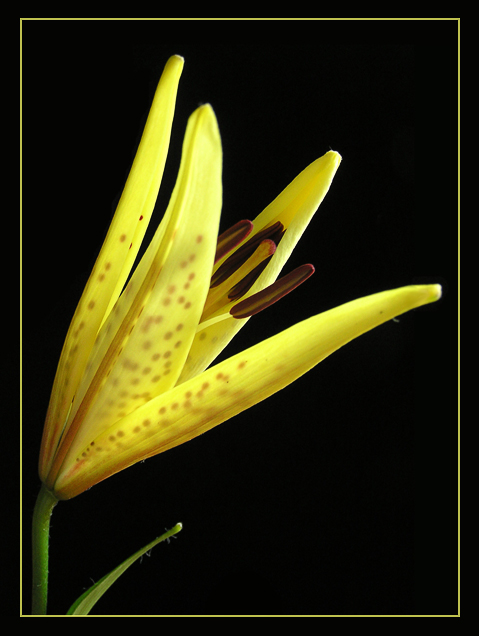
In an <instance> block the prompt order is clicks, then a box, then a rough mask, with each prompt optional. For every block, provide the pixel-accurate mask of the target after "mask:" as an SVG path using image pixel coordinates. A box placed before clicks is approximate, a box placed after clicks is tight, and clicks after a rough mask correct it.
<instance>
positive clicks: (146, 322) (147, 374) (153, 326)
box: [47, 105, 222, 484]
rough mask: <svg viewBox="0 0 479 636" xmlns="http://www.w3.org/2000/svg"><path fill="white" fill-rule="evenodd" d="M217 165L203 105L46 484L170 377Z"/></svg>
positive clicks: (201, 285)
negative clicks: (160, 218) (73, 454)
mask: <svg viewBox="0 0 479 636" xmlns="http://www.w3.org/2000/svg"><path fill="white" fill-rule="evenodd" d="M221 165H222V153H221V142H220V136H219V131H218V126H217V123H216V118H215V115H214V113H213V110H212V108H211V106H209V105H205V106H202V107H200V108H199V109H197V110H196V111H195V112H194V113H193V115H192V116H191V117H190V120H189V122H188V127H187V130H186V134H185V141H184V145H183V155H182V162H181V165H180V170H179V174H178V180H177V183H176V186H175V189H174V191H173V195H172V197H171V201H170V204H169V207H168V210H167V212H166V215H165V218H166V220H167V222H166V225H165V224H162V225H160V227H159V228H158V230H157V235H156V236H155V237H154V239H153V241H152V243H151V245H150V247H149V249H148V250H147V252H146V254H145V256H144V258H143V259H142V261H141V263H140V265H139V266H138V269H137V270H136V271H135V274H134V275H133V277H132V279H131V281H130V283H129V284H128V286H127V288H126V289H125V291H124V293H123V294H122V296H121V298H120V300H119V301H118V303H117V305H116V307H115V308H114V310H113V311H112V312H111V315H110V317H109V318H108V319H107V321H106V322H105V325H104V327H103V329H102V333H101V334H100V335H99V338H98V345H97V347H96V349H95V351H94V354H93V356H92V359H91V361H90V365H91V367H90V369H89V370H88V372H87V373H86V375H85V377H84V379H83V380H82V383H81V386H80V388H79V393H78V400H76V401H77V406H76V408H75V409H74V410H72V413H71V415H70V422H69V425H68V430H67V432H66V433H65V436H64V438H63V439H62V443H61V446H60V448H59V449H58V451H57V454H56V455H57V456H56V458H55V462H54V464H53V466H52V469H51V471H50V474H49V476H48V481H47V483H48V484H50V483H53V481H54V479H55V475H56V471H57V470H58V469H59V466H60V465H61V462H62V461H63V458H64V456H65V453H66V452H67V450H68V449H69V448H70V446H71V447H72V448H79V447H81V446H83V445H84V444H85V443H87V442H88V441H89V440H90V439H91V438H95V437H96V436H97V435H99V434H100V433H101V431H103V430H105V429H107V428H108V427H109V426H111V425H112V424H114V423H115V422H116V421H118V420H119V419H121V418H124V417H125V416H126V415H128V414H129V413H131V412H133V411H134V410H135V409H137V408H138V407H139V406H141V405H143V404H144V403H145V402H147V401H149V400H151V399H152V398H154V397H155V396H157V395H159V394H160V393H163V392H164V391H168V390H169V389H170V388H171V387H172V386H174V384H175V383H176V380H177V378H178V376H179V374H180V372H181V369H182V368H183V365H184V362H185V359H186V356H187V354H188V351H189V348H190V346H191V342H192V340H193V338H194V335H195V333H196V328H197V325H198V322H199V319H200V316H201V313H202V311H203V306H204V303H205V298H206V295H207V293H208V289H209V284H210V278H211V272H212V269H213V264H214V257H215V251H216V241H217V236H218V227H219V218H220V213H221V202H222V195H221Z"/></svg>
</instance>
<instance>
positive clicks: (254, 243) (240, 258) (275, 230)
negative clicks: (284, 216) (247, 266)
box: [210, 221, 284, 287]
mask: <svg viewBox="0 0 479 636" xmlns="http://www.w3.org/2000/svg"><path fill="white" fill-rule="evenodd" d="M283 234H284V225H283V224H282V223H281V221H276V223H273V225H270V226H269V227H266V228H264V229H263V230H261V231H260V232H258V233H257V234H255V235H254V236H252V237H251V238H250V239H249V240H248V241H246V243H245V244H244V245H242V246H241V247H239V248H238V249H237V250H236V251H235V252H233V254H231V256H229V257H228V258H227V259H226V260H225V262H224V263H223V264H222V265H220V267H218V269H217V270H216V272H215V273H214V274H213V276H212V277H211V285H210V287H216V285H219V284H220V283H222V282H223V281H225V280H226V279H227V278H229V277H230V276H231V274H232V273H233V272H234V271H236V270H237V269H239V268H240V267H241V265H243V263H246V261H247V260H248V258H249V257H250V256H251V254H253V252H254V251H255V250H256V248H257V247H258V245H259V244H260V243H261V242H262V241H264V240H265V239H271V240H272V241H273V242H274V243H276V245H278V243H279V242H280V240H281V238H282V236H283Z"/></svg>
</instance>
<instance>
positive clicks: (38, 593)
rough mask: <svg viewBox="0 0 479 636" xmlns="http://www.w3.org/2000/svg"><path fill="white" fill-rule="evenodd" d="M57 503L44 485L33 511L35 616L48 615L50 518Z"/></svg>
mask: <svg viewBox="0 0 479 636" xmlns="http://www.w3.org/2000/svg"><path fill="white" fill-rule="evenodd" d="M57 501H58V500H57V499H56V497H54V495H53V494H52V493H51V492H50V491H49V490H48V489H47V488H46V487H45V486H44V485H43V484H42V487H41V490H40V493H39V495H38V497H37V501H36V504H35V509H34V511H33V525H32V547H33V584H32V614H34V615H43V614H46V613H47V593H48V543H49V538H50V516H51V514H52V510H53V508H54V507H55V505H56V503H57Z"/></svg>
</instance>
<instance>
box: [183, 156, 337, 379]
mask: <svg viewBox="0 0 479 636" xmlns="http://www.w3.org/2000/svg"><path fill="white" fill-rule="evenodd" d="M340 163H341V155H340V154H339V153H337V152H334V151H333V150H331V151H329V152H327V153H326V154H325V155H324V156H323V157H320V158H319V159H316V161H314V162H313V163H312V164H310V165H309V166H308V167H307V168H305V169H304V170H303V171H302V172H301V173H300V174H299V175H298V176H297V177H296V178H295V179H294V181H292V182H291V183H290V184H289V185H288V186H287V188H285V189H284V190H283V192H281V194H279V195H278V196H277V197H276V199H275V200H274V201H273V202H272V203H270V204H269V205H268V207H267V208H265V210H263V212H261V214H260V215H259V216H257V217H256V219H255V220H254V221H253V227H254V229H253V232H252V233H251V234H250V235H249V236H248V237H247V239H245V241H246V240H251V239H252V238H253V237H254V235H255V234H257V233H258V232H260V231H261V230H263V229H264V228H265V227H270V226H271V225H273V224H274V223H276V222H277V221H279V222H281V223H282V224H283V226H284V227H285V228H286V231H285V233H284V235H283V238H282V239H281V241H280V243H279V245H278V247H277V249H276V252H275V253H274V255H273V257H272V259H271V260H270V262H269V263H268V265H267V266H266V268H265V270H264V271H263V272H262V274H261V275H260V276H259V277H258V279H257V280H256V282H255V283H254V285H253V286H252V287H251V289H250V290H249V291H248V293H247V294H245V295H244V297H243V298H249V297H250V296H252V295H253V294H255V293H256V292H258V291H260V290H262V289H264V288H265V287H267V286H268V285H270V284H271V283H273V282H274V281H275V280H276V278H277V277H278V275H279V273H280V272H281V270H282V268H283V266H284V264H285V263H286V261H287V260H288V258H289V257H290V255H291V252H292V251H293V249H294V248H295V246H296V244H297V242H298V241H299V239H300V238H301V236H302V234H303V232H304V231H305V229H306V228H307V226H308V224H309V222H310V221H311V219H312V217H313V215H314V213H315V212H316V210H317V209H318V206H319V205H320V204H321V202H322V200H323V199H324V197H325V196H326V194H327V192H328V190H329V188H330V186H331V183H332V181H333V178H334V175H335V174H336V171H337V169H338V168H339V164H340ZM242 244H243V243H241V244H240V245H238V247H237V248H236V249H239V248H240V247H241V245H242ZM228 256H229V254H228V255H227V256H226V257H224V258H223V259H221V260H220V261H218V263H216V265H215V269H216V270H217V269H218V268H219V267H220V266H221V264H222V263H223V262H224V260H225V258H227V257H228ZM237 303H238V300H235V301H231V302H229V303H226V304H225V306H224V307H223V320H221V321H215V322H214V324H212V325H210V324H206V325H200V327H199V329H198V333H197V335H196V337H195V340H194V342H193V345H192V347H191V351H190V354H189V356H188V359H187V361H186V364H185V368H184V369H183V372H182V374H181V377H180V379H179V382H180V383H181V382H185V381H186V380H188V379H190V378H192V377H194V376H195V375H197V374H198V373H201V372H202V371H203V370H204V369H206V368H207V367H208V366H209V365H210V364H211V363H212V362H213V360H214V359H215V358H216V357H217V356H218V355H219V354H220V353H221V351H222V350H223V349H224V348H225V347H226V345H227V344H228V343H229V342H230V341H231V340H232V338H233V337H234V336H235V335H236V334H237V333H238V331H239V330H240V329H241V328H242V327H243V326H244V324H245V323H246V322H247V321H248V320H249V318H245V319H242V320H238V319H236V318H232V317H231V316H230V314H229V311H230V309H231V308H232V307H233V306H234V305H236V304H237Z"/></svg>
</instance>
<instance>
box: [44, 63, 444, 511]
mask: <svg viewBox="0 0 479 636" xmlns="http://www.w3.org/2000/svg"><path fill="white" fill-rule="evenodd" d="M182 67H183V60H182V58H180V57H179V56H174V57H172V58H170V60H169V61H168V62H167V64H166V67H165V70H164V72H163V75H162V77H161V79H160V82H159V85H158V88H157V90H156V93H155V96H154V99H153V103H152V107H151V110H150V114H149V116H148V120H147V123H146V126H145V130H144V133H143V136H142V139H141V141H140V145H139V147H138V151H137V154H136V157H135V160H134V162H133V165H132V168H131V171H130V174H129V176H128V179H127V182H126V185H125V188H124V191H123V193H122V196H121V199H120V201H119V204H118V207H117V210H116V212H115V215H114V218H113V220H112V223H111V226H110V229H109V231H108V234H107V236H106V238H105V241H104V244H103V246H102V248H101V251H100V253H99V256H98V258H97V260H96V262H95V265H94V267H93V271H92V273H91V275H90V278H89V279H88V282H87V284H86V287H85V290H84V292H83V294H82V297H81V299H80V302H79V304H78V307H77V309H76V311H75V314H74V316H73V319H72V322H71V325H70V328H69V331H68V333H67V336H66V340H65V344H64V347H63V350H62V353H61V356H60V361H59V364H58V369H57V373H56V376H55V380H54V384H53V389H52V395H51V399H50V405H49V409H48V413H47V418H46V422H45V427H44V434H43V439H42V447H41V452H40V463H39V473H40V478H41V480H42V481H43V482H44V484H45V485H46V487H47V488H48V489H49V490H50V491H51V493H52V494H53V495H54V497H56V498H57V499H69V498H71V497H74V496H76V495H78V494H80V493H81V492H83V491H84V490H86V489H88V488H90V487H91V486H93V485H94V484H96V483H98V482H99V481H101V480H103V479H105V478H107V477H109V476H111V475H113V474H114V473H116V472H118V471H120V470H123V469H124V468H126V467H128V466H130V465H132V464H134V463H136V462H138V461H140V460H143V459H145V458H147V457H151V456H153V455H156V454H158V453H161V452H163V451H165V450H168V449H169V448H172V447H174V446H177V445H179V444H182V443H183V442H185V441H187V440H190V439H192V438H193V437H195V436H197V435H200V434H201V433H204V432H205V431H207V430H209V429H211V428H213V427H214V426H217V425H218V424H220V423H222V422H224V421H225V420H228V419H230V418H231V417H233V416H234V415H236V414H237V413H240V412H241V411H244V410H245V409H247V408H249V407H251V406H253V405H254V404H256V403H258V402H259V401H261V400H264V399H265V398H267V397H268V396H270V395H272V394H273V393H275V392H276V391H279V390H280V389H282V388H284V387H285V386H287V385H288V384H290V383H291V382H293V381H294V380H296V379H297V378H298V377H300V376H301V375H303V374H304V373H305V372H306V371H308V370H309V369H311V368H312V367H313V366H315V365H316V364H318V362H320V361H321V360H323V359H324V358H326V357H327V356H328V355H330V354H331V353H333V352H334V351H336V350H337V349H338V348H340V347H341V346H343V345H344V344H346V343H347V342H349V341H351V340H352V339H354V338H356V337H357V336H359V335H361V334H363V333H365V332H366V331H368V330H370V329H372V328H374V327H376V326H378V325H380V324H381V323H383V322H386V321H388V320H390V319H392V318H394V317H395V316H397V315H399V314H401V313H403V312H405V311H408V310H410V309H413V308H415V307H419V306H420V305H423V304H426V303H429V302H433V301H435V300H437V299H438V298H439V297H440V295H441V288H440V286H439V285H421V286H409V287H403V288H399V289H395V290H390V291H385V292H382V293H379V294H374V295H372V296H368V297H365V298H360V299H358V300H355V301H352V302H350V303H347V304H345V305H342V306H340V307H337V308H335V309H331V310H329V311H326V312H324V313H322V314H319V315H317V316H313V317H312V318H309V319H307V320H305V321H303V322H301V323H298V324H296V325H294V326H293V327H291V328H289V329H287V330H285V331H283V332H282V333H279V334H277V335H275V336H273V337H271V338H269V339H267V340H265V341H263V342H260V343H259V344H257V345H255V346H253V347H251V348H249V349H246V350H245V351H243V352H241V353H239V354H237V355H234V356H232V357H230V358H229V359H227V360H225V361H224V362H221V363H220V364H217V365H216V366H210V365H211V364H212V362H213V361H214V359H215V358H216V357H217V356H218V354H219V353H220V352H221V351H222V350H223V349H224V347H225V346H226V345H227V344H228V342H230V340H231V339H232V338H233V337H234V335H235V334H236V333H237V332H238V331H239V329H241V327H243V325H244V324H245V323H246V322H247V321H248V320H249V318H250V317H251V316H253V315H254V314H256V313H257V312H259V311H261V310H262V309H264V308H266V307H268V306H269V305H271V304H272V303H274V302H276V301H277V300H279V299H280V298H282V297H283V296H284V295H285V294H287V293H289V292H290V291H292V290H293V289H294V288H295V287H296V286H297V285H299V284H301V283H302V282H304V280H306V279H307V278H308V277H309V276H310V275H311V274H312V273H313V271H314V268H313V266H312V265H309V264H308V265H303V266H301V267H299V268H297V269H296V270H294V271H293V272H290V273H289V274H287V275H286V276H284V277H282V278H278V277H279V275H280V273H281V270H282V268H283V266H284V265H285V263H286V261H287V260H288V258H289V256H290V254H291V252H292V250H293V249H294V247H295V246H296V244H297V242H298V240H299V238H300V237H301V235H302V233H303V232H304V231H305V229H306V227H307V225H308V223H309V221H310V220H311V218H312V216H313V214H314V213H315V211H316V210H317V208H318V206H319V205H320V203H321V201H322V200H323V198H324V197H325V195H326V193H327V192H328V190H329V187H330V185H331V182H332V180H333V177H334V175H335V173H336V170H337V169H338V167H339V164H340V161H341V157H340V155H339V154H338V153H336V152H334V151H330V152H328V153H326V154H325V155H324V156H323V157H321V158H319V159H317V160H316V161H314V162H313V163H312V164H311V165H309V166H308V167H307V168H306V169H305V170H303V172H301V173H300V174H299V176H298V177H296V179H295V180H294V181H293V182H292V183H291V184H290V185H289V186H288V187H287V188H286V189H285V190H284V191H283V192H282V193H281V194H279V196H278V197H277V198H276V199H275V200H274V201H273V202H272V203H271V204H270V205H269V206H268V207H267V208H266V209H265V210H264V211H263V212H262V213H261V214H260V215H259V216H258V217H257V218H256V219H254V220H253V221H252V222H251V221H247V220H244V221H240V222H239V223H237V224H236V225H235V226H233V227H232V228H231V229H230V230H227V231H226V232H225V233H223V234H222V235H221V236H218V230H219V223H220V213H221V205H222V185H221V184H222V174H221V173H222V148H221V140H220V134H219V130H218V126H217V122H216V118H215V115H214V112H213V110H212V108H211V106H210V105H208V104H206V105H203V106H201V107H200V108H198V109H197V110H196V111H195V112H194V113H193V114H192V115H191V117H190V119H189V121H188V125H187V129H186V133H185V138H184V143H183V151H182V158H181V164H180V168H179V173H178V178H177V182H176V185H175V188H174V190H173V194H172V197H171V200H170V203H169V205H168V208H167V210H166V212H165V215H164V217H163V219H162V221H161V223H160V225H159V226H158V228H157V230H156V233H155V235H154V237H153V239H152V241H151V243H150V244H149V246H148V247H147V249H146V251H145V253H144V255H143V257H142V258H141V260H140V262H139V264H138V265H137V267H136V268H135V270H134V271H133V273H132V268H133V264H134V262H135V259H136V256H137V254H138V251H139V249H140V246H141V243H142V240H143V237H144V234H145V231H146V227H147V225H148V222H149V220H150V217H151V214H152V212H153V208H154V205H155V201H156V198H157V194H158V190H159V187H160V183H161V178H162V174H163V168H164V164H165V160H166V155H167V150H168V145H169V139H170V133H171V126H172V120H173V114H174V108H175V101H176V94H177V88H178V83H179V78H180V75H181V71H182Z"/></svg>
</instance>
